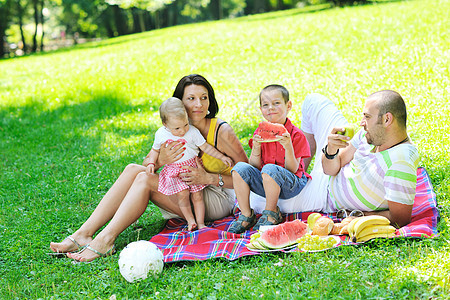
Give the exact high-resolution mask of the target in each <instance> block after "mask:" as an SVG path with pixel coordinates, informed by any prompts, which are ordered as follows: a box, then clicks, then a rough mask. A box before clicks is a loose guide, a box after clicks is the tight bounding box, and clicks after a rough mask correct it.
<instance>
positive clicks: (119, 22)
mask: <svg viewBox="0 0 450 300" xmlns="http://www.w3.org/2000/svg"><path fill="white" fill-rule="evenodd" d="M112 7H113V11H114V20H115V23H116V29H117V33H118V35H125V34H127V33H128V29H127V24H126V20H125V19H124V16H123V13H122V9H121V8H120V7H119V6H118V5H112Z"/></svg>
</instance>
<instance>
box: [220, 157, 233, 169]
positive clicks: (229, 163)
mask: <svg viewBox="0 0 450 300" xmlns="http://www.w3.org/2000/svg"><path fill="white" fill-rule="evenodd" d="M222 161H223V163H224V164H226V165H227V166H228V167H231V166H232V165H233V160H232V159H231V158H229V157H228V156H225V157H224V158H222Z"/></svg>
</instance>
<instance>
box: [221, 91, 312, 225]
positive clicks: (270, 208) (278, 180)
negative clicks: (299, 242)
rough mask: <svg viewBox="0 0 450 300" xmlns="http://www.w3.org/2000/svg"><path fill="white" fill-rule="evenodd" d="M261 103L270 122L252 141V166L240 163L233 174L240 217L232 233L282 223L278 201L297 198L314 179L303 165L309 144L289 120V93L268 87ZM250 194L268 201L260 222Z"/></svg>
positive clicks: (259, 130)
mask: <svg viewBox="0 0 450 300" xmlns="http://www.w3.org/2000/svg"><path fill="white" fill-rule="evenodd" d="M259 101H260V110H261V113H262V115H263V117H264V119H266V120H267V122H262V123H261V124H260V126H259V127H258V128H257V129H256V131H255V133H254V135H253V138H252V139H250V141H249V146H250V148H252V152H251V155H250V159H249V163H243V162H239V163H237V164H236V165H235V166H234V168H233V169H232V171H231V172H232V174H231V175H232V177H233V186H234V190H235V193H236V198H237V201H238V203H239V208H240V209H241V215H240V216H239V218H238V219H237V220H236V221H234V222H233V224H232V225H231V226H230V228H229V229H228V231H229V232H232V233H242V232H244V231H246V230H249V229H250V228H252V227H253V229H255V230H257V229H259V227H260V226H263V225H275V224H279V223H281V222H282V216H281V212H280V208H279V207H278V199H289V198H291V197H293V196H295V195H297V194H298V193H300V191H301V190H302V189H303V187H304V186H305V185H306V183H307V182H308V179H309V178H311V177H310V176H309V174H307V173H306V169H305V164H304V161H303V160H304V159H305V158H309V157H310V156H311V153H310V148H309V144H308V141H307V139H306V137H305V135H304V134H303V132H302V131H301V130H300V129H298V128H297V127H296V126H294V125H293V124H292V123H291V121H290V120H289V118H288V117H287V115H288V113H289V111H290V110H291V109H292V102H291V101H290V100H289V92H288V90H287V89H286V88H285V87H283V86H281V85H275V84H273V85H268V86H266V87H265V88H264V89H262V91H261V93H260V95H259ZM250 191H252V192H254V193H256V194H258V195H260V196H262V197H265V198H266V205H265V209H264V210H263V212H262V216H261V217H260V218H259V220H258V222H256V221H257V220H256V214H255V212H254V211H253V209H252V208H251V207H250ZM255 224H256V225H255Z"/></svg>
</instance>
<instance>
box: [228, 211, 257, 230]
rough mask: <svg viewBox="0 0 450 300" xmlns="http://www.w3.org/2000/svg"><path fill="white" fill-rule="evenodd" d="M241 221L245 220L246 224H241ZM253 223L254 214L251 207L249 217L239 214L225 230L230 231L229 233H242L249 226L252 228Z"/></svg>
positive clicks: (254, 219) (254, 220)
mask: <svg viewBox="0 0 450 300" xmlns="http://www.w3.org/2000/svg"><path fill="white" fill-rule="evenodd" d="M242 222H247V223H248V225H247V226H242ZM255 223H256V215H255V212H254V211H253V209H252V215H251V216H250V217H246V216H244V215H243V214H241V215H240V216H239V218H238V219H237V220H236V221H234V222H233V223H232V224H231V226H230V228H228V230H227V231H228V232H231V233H237V234H239V233H243V232H245V231H247V230H249V229H250V228H252V227H253V225H255Z"/></svg>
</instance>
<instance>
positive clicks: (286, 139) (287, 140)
mask: <svg viewBox="0 0 450 300" xmlns="http://www.w3.org/2000/svg"><path fill="white" fill-rule="evenodd" d="M277 138H281V140H279V141H278V142H279V143H280V144H281V146H283V148H284V150H286V148H287V147H290V146H291V145H292V140H291V135H290V134H289V132H285V133H283V134H282V135H277Z"/></svg>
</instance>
